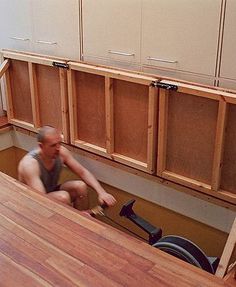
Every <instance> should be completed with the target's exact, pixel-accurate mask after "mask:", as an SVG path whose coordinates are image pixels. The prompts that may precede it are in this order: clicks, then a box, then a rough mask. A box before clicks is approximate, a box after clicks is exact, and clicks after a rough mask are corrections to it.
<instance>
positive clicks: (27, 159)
mask: <svg viewBox="0 0 236 287" xmlns="http://www.w3.org/2000/svg"><path fill="white" fill-rule="evenodd" d="M37 164H38V163H37V160H36V159H35V158H34V157H32V155H31V154H30V153H27V154H26V155H25V156H24V157H23V158H22V159H21V160H20V162H19V167H22V168H25V167H26V168H28V167H31V168H34V166H37Z"/></svg>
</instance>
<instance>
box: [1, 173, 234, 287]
mask: <svg viewBox="0 0 236 287" xmlns="http://www.w3.org/2000/svg"><path fill="white" fill-rule="evenodd" d="M0 286H6V287H14V286H17V287H20V286H24V287H27V286H29V287H36V286H63V287H66V286H92V287H97V286H98V287H101V286H107V287H111V286H135V287H137V286H143V287H144V286H145V287H148V286H158V287H162V286H165V287H172V286H173V287H174V286H176V287H185V286H186V287H187V286H188V287H189V286H190V287H211V286H212V287H218V286H228V285H227V284H226V282H224V281H223V280H221V279H218V278H217V277H216V276H213V275H211V274H208V273H207V272H204V271H202V270H200V269H199V268H196V267H193V266H191V265H190V264H187V263H185V262H182V261H180V260H178V259H176V258H174V257H173V256H170V255H168V254H165V253H164V252H161V251H160V250H157V249H155V248H153V247H151V246H149V245H148V244H146V243H143V242H141V241H139V240H138V239H135V238H133V237H131V236H129V235H127V234H124V233H122V232H120V231H118V230H116V229H114V228H112V227H110V226H108V225H105V224H103V223H100V222H98V221H97V220H96V219H94V218H90V216H87V215H85V214H82V213H79V212H78V211H76V210H74V209H73V208H70V207H65V206H63V205H62V204H59V203H57V202H55V201H52V200H51V199H48V198H47V197H46V196H45V195H41V194H39V193H37V192H35V191H32V190H30V189H29V188H27V187H25V186H24V185H22V184H20V183H19V182H17V181H16V180H14V179H12V178H10V177H8V176H7V175H5V174H3V173H0Z"/></svg>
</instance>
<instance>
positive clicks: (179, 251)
mask: <svg viewBox="0 0 236 287" xmlns="http://www.w3.org/2000/svg"><path fill="white" fill-rule="evenodd" d="M152 246H153V247H155V248H158V249H160V250H162V251H164V252H166V253H168V254H171V255H173V256H175V257H177V258H179V259H181V260H183V261H185V262H188V263H190V264H192V265H194V266H196V267H199V268H201V269H203V270H205V271H207V272H209V273H212V274H214V270H213V267H212V265H211V263H210V261H209V260H208V258H207V256H206V255H205V253H204V252H203V251H202V250H201V249H200V248H199V247H198V246H197V245H196V244H194V243H193V242H191V241H190V240H188V239H186V238H183V237H180V236H175V235H168V236H164V237H162V238H161V239H160V240H159V241H158V242H156V243H155V244H153V245H152Z"/></svg>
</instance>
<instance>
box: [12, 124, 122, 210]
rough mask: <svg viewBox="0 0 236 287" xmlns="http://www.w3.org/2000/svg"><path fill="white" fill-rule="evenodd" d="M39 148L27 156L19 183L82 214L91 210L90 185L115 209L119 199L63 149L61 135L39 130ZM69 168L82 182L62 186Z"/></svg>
mask: <svg viewBox="0 0 236 287" xmlns="http://www.w3.org/2000/svg"><path fill="white" fill-rule="evenodd" d="M37 139H38V147H37V148H36V149H34V150H32V151H30V152H29V153H28V154H26V155H25V156H24V157H23V158H22V160H21V161H20V163H19V166H18V177H19V180H20V181H21V182H23V183H25V184H27V185H28V186H30V187H32V188H34V189H36V190H38V191H40V192H42V193H45V194H47V195H48V196H49V197H52V198H55V199H57V200H59V201H61V202H63V203H66V204H68V205H73V206H74V207H75V208H77V209H80V210H86V209H87V208H88V191H87V185H88V186H90V187H92V188H93V189H94V190H95V191H96V192H97V194H98V201H99V203H100V204H101V205H102V204H106V205H107V206H113V205H114V204H115V203H116V200H115V198H114V197H113V196H112V195H111V194H109V193H107V192H106V191H105V190H104V189H103V187H102V186H101V185H100V183H99V182H98V181H97V179H96V178H95V177H94V176H93V175H92V174H91V172H89V171H88V170H87V169H86V168H84V167H83V166H82V165H81V164H80V163H79V162H78V161H76V160H75V159H74V157H73V156H72V154H71V153H70V151H69V150H68V149H66V148H65V147H63V146H62V145H61V133H60V132H59V131H58V130H57V129H55V128H53V127H50V126H44V127H42V128H41V129H40V130H39V133H38V136H37ZM63 165H66V166H67V167H68V168H69V169H70V170H71V171H73V172H74V173H75V174H76V175H78V177H79V178H81V180H73V181H67V182H65V183H63V184H61V185H58V180H59V176H60V172H61V169H62V166H63Z"/></svg>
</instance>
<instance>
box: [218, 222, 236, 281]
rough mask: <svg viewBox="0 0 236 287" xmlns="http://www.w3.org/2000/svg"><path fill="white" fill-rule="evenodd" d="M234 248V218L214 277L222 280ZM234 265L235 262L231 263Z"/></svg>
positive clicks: (235, 240)
mask: <svg viewBox="0 0 236 287" xmlns="http://www.w3.org/2000/svg"><path fill="white" fill-rule="evenodd" d="M235 246H236V217H235V219H234V222H233V225H232V227H231V230H230V233H229V236H228V239H227V242H226V244H225V247H224V250H223V253H222V255H221V258H220V262H219V265H218V268H217V270H216V274H215V275H216V276H218V277H220V278H223V277H224V276H225V274H226V273H227V272H228V267H229V264H230V259H231V257H232V255H233V252H234V250H235ZM235 264H236V262H234V263H232V265H233V266H235Z"/></svg>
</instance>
